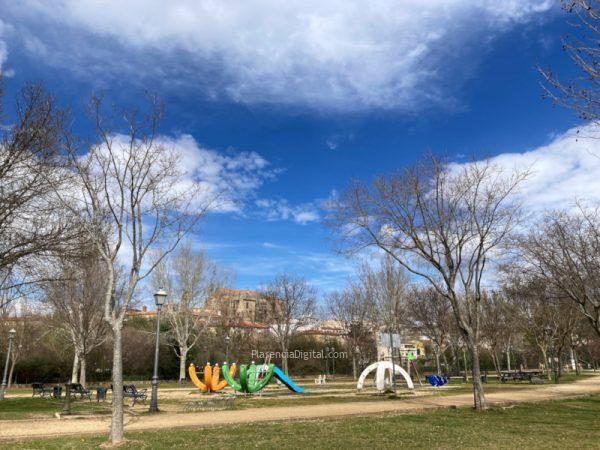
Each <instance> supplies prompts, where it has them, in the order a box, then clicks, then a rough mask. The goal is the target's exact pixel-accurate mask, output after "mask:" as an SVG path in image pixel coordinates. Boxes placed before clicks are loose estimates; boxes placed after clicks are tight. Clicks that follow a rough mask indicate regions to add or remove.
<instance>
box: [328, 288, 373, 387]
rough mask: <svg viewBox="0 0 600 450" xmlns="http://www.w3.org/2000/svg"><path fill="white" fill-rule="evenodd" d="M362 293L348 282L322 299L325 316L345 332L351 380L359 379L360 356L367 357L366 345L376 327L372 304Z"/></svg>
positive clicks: (369, 341) (361, 290)
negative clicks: (350, 359) (350, 364)
mask: <svg viewBox="0 0 600 450" xmlns="http://www.w3.org/2000/svg"><path fill="white" fill-rule="evenodd" d="M364 294H365V292H364V290H363V289H361V287H360V285H356V284H354V283H351V284H350V286H349V287H348V288H347V289H345V290H344V291H340V292H337V291H336V292H331V293H330V294H329V295H328V296H327V297H326V300H325V302H326V303H325V304H326V314H327V316H329V317H331V318H333V319H334V320H336V321H337V322H338V323H339V324H340V326H341V327H342V329H343V330H344V333H345V339H346V342H347V346H348V349H349V350H350V354H351V355H352V375H353V377H354V379H356V378H357V376H358V373H357V371H358V360H359V358H360V356H361V354H368V346H369V345H370V343H371V340H372V335H373V334H374V333H375V331H376V330H377V326H378V324H377V315H376V308H375V305H374V304H373V303H372V299H371V298H370V297H367V296H365V295H364Z"/></svg>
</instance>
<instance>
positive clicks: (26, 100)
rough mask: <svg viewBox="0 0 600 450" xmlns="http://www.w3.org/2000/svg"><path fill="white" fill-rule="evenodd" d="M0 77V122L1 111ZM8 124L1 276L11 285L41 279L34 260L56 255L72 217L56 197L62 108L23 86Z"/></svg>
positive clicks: (2, 149) (0, 138)
mask: <svg viewBox="0 0 600 450" xmlns="http://www.w3.org/2000/svg"><path fill="white" fill-rule="evenodd" d="M3 96H4V95H3V90H2V77H1V75H0V123H2V121H3V120H4V118H5V117H4V114H3ZM15 109H16V114H15V117H14V118H12V119H11V120H12V124H11V125H6V126H5V125H2V126H0V277H1V278H2V282H1V284H2V287H3V288H4V289H10V288H11V287H15V286H19V285H22V284H25V283H30V284H31V283H35V282H37V281H40V279H39V278H38V277H36V276H35V275H37V274H35V273H32V270H31V269H33V267H34V266H35V264H34V262H33V260H34V259H35V258H41V257H43V258H48V257H52V256H54V255H56V254H60V252H61V251H62V250H64V248H65V247H66V246H67V244H68V243H69V237H70V236H71V235H72V234H73V229H72V228H71V226H70V225H71V223H72V221H71V219H70V218H69V217H68V215H67V214H66V212H67V211H65V210H64V208H62V205H61V203H60V202H59V201H58V199H57V198H56V196H55V195H54V192H55V191H54V190H55V188H56V187H57V186H58V185H60V186H61V187H64V182H65V180H64V178H63V177H62V176H61V175H62V174H63V173H64V171H63V170H62V168H61V164H60V162H61V160H60V152H61V149H62V146H63V143H64V142H63V138H62V136H63V130H64V126H63V123H64V117H65V113H64V111H62V110H60V109H59V108H57V107H56V105H55V103H54V100H53V99H52V97H51V96H49V95H48V94H46V93H45V92H44V90H43V89H42V87H41V86H37V85H31V86H28V87H26V88H24V89H23V90H22V91H21V92H20V93H19V95H18V96H17V99H16V104H15Z"/></svg>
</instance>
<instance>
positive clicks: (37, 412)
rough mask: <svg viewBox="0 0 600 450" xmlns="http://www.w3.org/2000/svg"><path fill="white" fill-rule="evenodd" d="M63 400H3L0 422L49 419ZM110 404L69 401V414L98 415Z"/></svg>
mask: <svg viewBox="0 0 600 450" xmlns="http://www.w3.org/2000/svg"><path fill="white" fill-rule="evenodd" d="M62 406H63V400H62V399H61V400H58V399H53V398H39V397H36V398H22V397H17V398H5V399H4V400H3V401H2V402H0V420H20V419H35V418H46V419H47V418H49V417H52V416H53V415H54V413H57V412H61V411H62ZM109 410H110V404H107V403H100V404H98V403H96V401H95V400H92V401H91V402H90V401H89V400H75V401H71V412H72V413H73V414H90V413H95V414H100V413H104V412H108V411H109Z"/></svg>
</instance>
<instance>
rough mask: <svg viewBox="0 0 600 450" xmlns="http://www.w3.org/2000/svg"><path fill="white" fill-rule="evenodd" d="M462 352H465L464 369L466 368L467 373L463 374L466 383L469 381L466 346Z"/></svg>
mask: <svg viewBox="0 0 600 450" xmlns="http://www.w3.org/2000/svg"><path fill="white" fill-rule="evenodd" d="M462 354H463V364H464V369H465V375H464V376H463V380H464V382H465V383H466V382H467V381H469V371H468V368H467V352H466V351H465V349H464V347H463V350H462Z"/></svg>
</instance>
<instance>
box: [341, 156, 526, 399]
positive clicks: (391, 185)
mask: <svg viewBox="0 0 600 450" xmlns="http://www.w3.org/2000/svg"><path fill="white" fill-rule="evenodd" d="M525 177H526V174H525V173H512V174H507V173H503V172H502V171H501V170H500V169H499V168H497V167H495V166H493V165H492V164H491V163H489V162H475V163H471V164H465V165H461V166H452V165H448V164H446V163H445V162H444V161H442V160H440V159H438V158H436V157H435V156H430V157H428V158H427V159H426V160H424V161H422V162H421V163H419V164H416V165H415V166H412V167H409V168H407V169H405V170H403V171H402V172H400V173H396V174H394V175H391V176H381V177H379V178H377V179H376V180H375V181H374V182H373V184H372V185H365V184H364V183H360V182H354V183H353V184H352V185H351V186H350V188H349V189H348V190H347V191H346V192H345V194H344V195H343V196H342V197H341V199H340V201H339V203H338V205H337V209H336V211H335V213H334V215H333V217H332V218H331V225H332V226H333V227H334V229H335V230H336V231H337V234H338V236H339V237H340V243H341V246H342V249H343V250H346V251H357V250H360V249H362V248H364V247H367V246H377V247H379V248H380V249H381V250H383V251H384V252H385V253H386V254H387V255H389V256H390V257H391V258H392V259H393V260H395V261H396V262H397V263H398V264H399V265H401V266H403V267H404V268H405V269H406V270H408V271H409V272H411V273H412V274H414V275H417V276H419V277H420V278H422V279H424V280H426V281H427V282H428V283H429V284H430V285H431V286H432V287H433V288H434V289H435V290H436V291H437V292H438V293H439V294H440V295H442V296H443V297H445V298H446V299H447V300H448V301H449V302H450V304H451V305H452V310H453V313H454V316H455V319H456V322H457V326H458V327H459V329H460V330H461V332H462V333H463V335H464V337H465V339H466V340H467V342H468V345H469V348H470V351H471V357H472V360H473V376H474V379H475V391H476V392H475V394H476V395H475V406H476V407H477V408H478V409H482V408H485V397H484V396H483V387H482V386H481V383H480V381H479V367H478V366H479V362H478V359H479V355H478V349H477V346H478V338H479V325H480V323H479V322H480V309H481V298H482V280H483V275H484V273H485V269H486V267H487V264H488V260H489V258H490V256H491V255H492V252H493V251H495V250H496V249H498V248H499V246H500V245H501V244H502V243H503V241H504V240H505V239H506V237H507V235H509V233H511V232H512V231H513V229H514V228H515V226H516V225H517V223H518V219H519V207H518V205H517V204H516V203H515V201H514V199H513V198H512V195H513V194H514V193H515V191H516V189H517V187H518V186H519V184H520V183H521V182H522V181H523V180H524V178H525Z"/></svg>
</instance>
